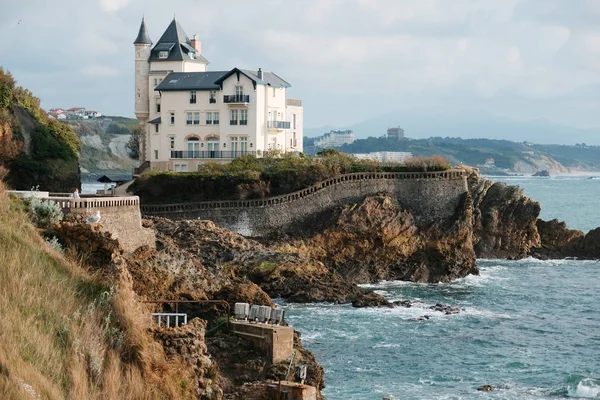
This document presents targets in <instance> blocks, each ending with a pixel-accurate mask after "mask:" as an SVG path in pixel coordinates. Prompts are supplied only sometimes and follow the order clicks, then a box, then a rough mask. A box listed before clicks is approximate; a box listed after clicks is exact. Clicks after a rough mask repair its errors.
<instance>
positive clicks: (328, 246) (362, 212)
mask: <svg viewBox="0 0 600 400" xmlns="http://www.w3.org/2000/svg"><path fill="white" fill-rule="evenodd" d="M471 238H472V206H471V200H470V197H469V196H468V195H467V196H465V198H464V201H463V202H462V204H461V205H460V206H459V207H458V208H457V209H456V210H455V213H454V216H453V217H451V218H449V219H446V220H438V221H436V222H433V223H428V224H420V223H418V222H417V219H416V218H415V217H414V216H413V215H412V214H411V212H410V211H409V210H407V209H404V208H403V207H402V206H401V205H400V204H399V203H398V201H397V200H396V199H394V198H393V197H392V196H391V195H389V194H386V193H382V194H379V195H374V196H368V197H366V198H365V199H364V200H363V201H362V202H360V203H358V204H355V205H353V206H347V207H343V208H339V209H337V210H334V211H333V213H332V217H331V222H330V223H329V224H328V225H327V226H326V227H325V228H324V229H322V230H320V231H318V232H315V233H313V234H312V235H306V233H304V237H302V238H293V237H287V238H285V243H279V244H278V246H279V248H282V249H286V251H297V252H300V253H302V254H306V255H307V256H309V257H311V258H313V259H317V260H320V261H322V262H323V263H324V264H325V265H326V266H327V267H328V268H329V269H330V270H331V271H334V272H335V273H337V274H339V275H341V276H342V277H343V278H344V280H347V281H350V282H353V283H357V284H361V283H372V282H378V281H381V280H409V281H414V282H449V281H451V280H453V279H456V278H460V277H463V276H466V275H468V274H477V273H478V269H477V267H476V265H475V253H474V251H473V246H472V240H471ZM275 246H277V244H275ZM371 300H372V301H371V303H374V304H376V303H377V299H371ZM355 303H356V304H361V303H362V302H355ZM361 305H362V304H361Z"/></svg>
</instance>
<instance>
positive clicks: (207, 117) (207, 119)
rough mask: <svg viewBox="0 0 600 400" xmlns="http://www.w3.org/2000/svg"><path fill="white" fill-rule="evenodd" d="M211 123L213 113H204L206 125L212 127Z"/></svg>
mask: <svg viewBox="0 0 600 400" xmlns="http://www.w3.org/2000/svg"><path fill="white" fill-rule="evenodd" d="M212 123H213V113H212V112H210V111H208V112H207V113H206V125H212Z"/></svg>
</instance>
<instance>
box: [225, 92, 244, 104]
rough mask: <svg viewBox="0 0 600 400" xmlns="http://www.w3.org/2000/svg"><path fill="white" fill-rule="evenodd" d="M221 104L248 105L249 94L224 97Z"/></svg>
mask: <svg viewBox="0 0 600 400" xmlns="http://www.w3.org/2000/svg"><path fill="white" fill-rule="evenodd" d="M223 103H225V104H248V103H250V95H249V94H232V95H224V96H223Z"/></svg>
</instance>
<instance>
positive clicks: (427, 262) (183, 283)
mask: <svg viewBox="0 0 600 400" xmlns="http://www.w3.org/2000/svg"><path fill="white" fill-rule="evenodd" d="M465 169H467V170H468V174H469V175H468V179H467V183H468V189H469V190H468V192H467V193H465V195H464V198H463V200H462V201H461V202H460V204H459V205H458V206H457V208H456V210H455V211H454V213H453V214H452V215H451V216H450V217H448V218H446V219H441V220H436V221H428V222H424V221H426V220H424V219H419V218H416V217H415V216H414V215H413V214H412V213H411V211H410V210H409V209H406V208H404V207H403V206H402V205H401V204H400V203H399V202H398V201H397V200H396V199H395V198H393V196H392V195H390V194H387V193H379V194H376V195H372V196H367V197H365V198H364V199H363V200H362V201H359V202H358V203H356V204H353V205H349V206H344V207H338V208H336V209H333V210H331V211H330V212H329V213H328V214H327V215H326V216H324V217H323V218H322V219H321V220H320V221H319V224H315V225H314V227H313V228H312V229H311V227H310V226H304V227H303V229H302V230H299V231H298V232H297V233H295V234H294V233H289V232H286V233H285V234H282V235H280V236H279V237H273V238H270V239H261V240H260V241H257V240H253V239H250V238H246V237H243V236H241V235H239V234H237V233H234V232H232V231H230V230H227V229H225V228H221V227H219V226H216V225H215V224H214V223H213V222H210V221H202V220H183V221H173V220H169V219H164V218H150V219H146V220H144V221H143V226H144V227H145V228H152V229H154V231H155V233H156V250H151V249H149V248H145V247H142V248H139V249H138V250H137V251H136V252H135V253H133V254H125V253H124V252H123V251H122V249H120V247H119V246H118V243H117V242H116V241H115V242H114V243H113V241H112V239H110V238H109V237H107V236H106V233H105V232H102V230H101V229H100V228H99V227H97V226H96V227H90V226H85V225H83V226H82V225H81V224H80V223H78V222H77V221H73V222H65V223H63V224H62V225H61V226H60V227H59V229H58V230H57V231H56V232H55V234H56V235H57V236H59V237H60V238H61V239H62V241H63V242H64V243H68V244H71V245H77V241H78V240H80V238H84V243H82V244H81V246H76V247H78V248H79V250H80V252H81V254H87V253H86V252H89V250H90V249H92V250H93V249H94V248H96V249H99V250H102V252H99V253H98V255H97V257H95V258H91V259H90V260H89V261H90V262H91V263H92V264H93V265H95V267H96V268H98V270H99V271H101V273H103V274H110V271H111V268H112V270H114V271H120V272H119V273H118V274H117V275H119V276H121V278H119V279H125V280H126V281H127V282H130V284H131V286H132V289H133V290H134V292H135V293H136V294H137V295H138V296H139V298H140V300H151V299H167V300H169V299H172V300H176V299H186V300H206V299H212V300H224V301H226V302H227V303H229V304H230V306H231V307H233V305H234V304H235V303H236V302H247V303H250V304H257V305H269V306H273V305H274V302H273V299H277V298H282V299H285V300H286V301H289V302H304V303H307V302H310V303H312V302H330V303H351V304H352V305H353V306H355V307H412V306H414V305H415V304H413V302H411V301H410V300H404V301H396V302H394V303H390V302H389V301H387V300H386V299H385V298H384V297H383V296H381V295H379V294H377V293H375V292H371V291H367V290H365V289H363V288H361V287H360V286H359V285H360V284H368V283H376V282H380V281H382V280H405V281H413V282H423V283H438V282H450V281H452V280H455V279H457V278H461V277H465V276H467V275H469V274H478V272H479V270H478V268H477V265H476V259H477V258H508V259H518V258H524V257H537V258H542V259H546V258H565V257H578V258H586V259H597V258H600V228H599V229H596V230H593V231H591V232H589V233H588V234H587V235H585V234H583V232H580V231H574V230H569V229H567V228H566V224H565V223H561V222H558V221H556V220H553V221H543V220H540V219H539V218H538V216H539V212H540V205H539V203H537V202H535V201H533V200H531V199H529V198H528V197H527V196H525V195H524V194H523V192H522V191H521V190H520V189H519V188H518V187H515V186H508V185H505V184H503V183H496V182H493V181H489V180H487V179H484V178H481V177H480V176H479V174H478V171H477V170H476V169H468V168H466V167H465ZM107 265H109V266H113V267H107ZM123 276H125V277H126V278H122V277H123ZM112 279H114V277H113V278H112ZM418 306H419V307H421V306H423V305H418ZM426 308H427V309H430V310H431V313H442V314H444V315H452V314H456V313H459V312H460V311H461V310H460V309H458V308H454V307H452V306H449V305H444V304H435V305H431V306H426ZM180 311H181V312H185V313H187V314H188V315H189V317H190V319H193V318H195V317H197V318H199V319H198V320H193V321H196V322H193V323H191V324H190V327H188V328H186V331H185V332H180V333H177V334H175V333H173V335H175V336H174V337H172V335H171V333H168V332H155V333H154V335H155V337H156V339H157V340H158V341H159V342H161V343H163V346H164V347H165V351H166V353H167V354H170V353H177V354H180V353H182V352H183V353H185V352H190V351H191V352H192V353H194V351H192V350H190V349H192V348H193V349H199V350H198V352H196V353H197V354H196V353H194V354H191V353H190V354H189V355H188V356H185V357H184V359H191V360H192V361H193V362H192V364H194V367H193V368H194V373H195V375H196V376H197V385H198V388H199V389H198V391H199V392H198V393H200V392H202V393H204V394H205V396H204V397H202V398H207V399H221V398H231V399H236V398H260V397H252V396H255V395H256V396H259V395H258V394H257V393H260V391H261V390H264V387H263V386H261V385H259V384H257V382H264V381H266V380H277V379H282V377H284V376H285V372H286V370H287V368H288V365H287V363H280V364H269V362H268V361H267V360H266V359H265V358H264V356H261V355H260V354H258V353H257V352H256V351H254V350H253V348H252V345H251V344H249V342H247V341H245V340H242V339H239V338H236V337H234V336H231V335H222V334H218V333H217V335H215V336H213V337H207V338H205V337H204V336H205V332H206V331H207V329H209V328H210V327H211V326H213V327H214V326H215V324H216V321H217V318H218V317H219V313H218V311H217V310H216V309H215V308H214V307H207V306H200V305H197V304H196V305H181V307H180ZM429 318H430V315H425V316H423V317H421V318H419V321H426V320H427V319H429ZM188 342H189V343H188ZM294 348H295V349H296V351H297V354H298V360H296V361H295V363H299V362H300V360H301V362H302V363H304V364H307V365H309V373H308V377H307V383H309V384H311V385H313V386H314V387H315V388H317V390H318V392H319V393H320V391H321V390H322V389H323V388H324V387H325V383H324V379H323V369H322V367H321V366H320V365H319V364H318V362H317V361H316V359H315V357H314V355H313V354H312V353H311V352H310V351H308V350H306V349H304V347H303V346H302V343H301V340H300V334H299V333H296V338H295V341H294ZM194 360H195V361H194ZM283 364H286V365H283Z"/></svg>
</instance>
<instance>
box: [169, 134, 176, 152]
mask: <svg viewBox="0 0 600 400" xmlns="http://www.w3.org/2000/svg"><path fill="white" fill-rule="evenodd" d="M169 148H170V149H171V150H175V138H174V137H173V136H171V137H170V138H169Z"/></svg>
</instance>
